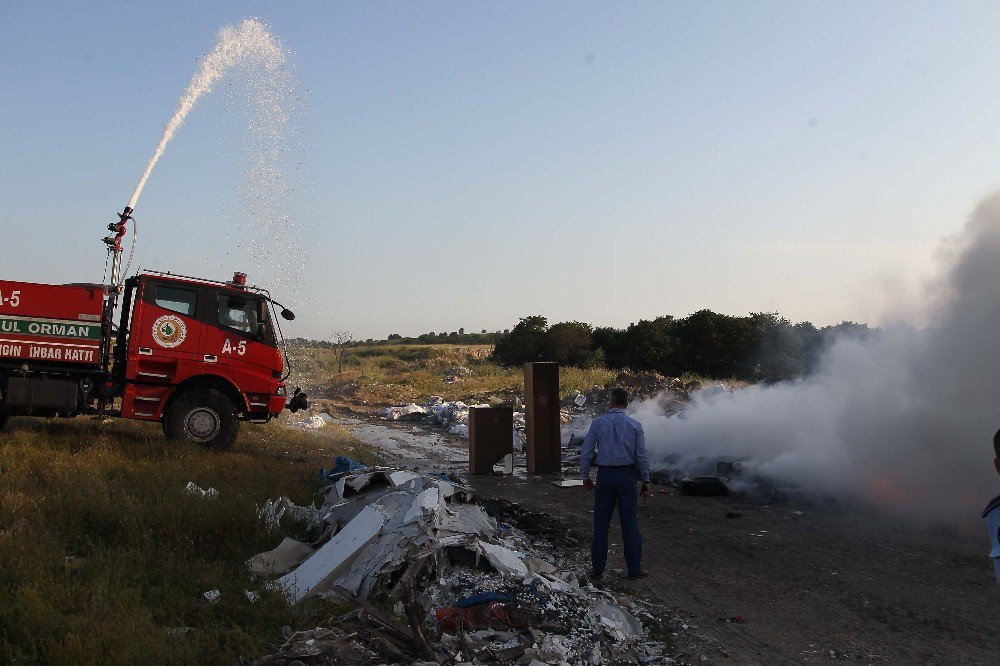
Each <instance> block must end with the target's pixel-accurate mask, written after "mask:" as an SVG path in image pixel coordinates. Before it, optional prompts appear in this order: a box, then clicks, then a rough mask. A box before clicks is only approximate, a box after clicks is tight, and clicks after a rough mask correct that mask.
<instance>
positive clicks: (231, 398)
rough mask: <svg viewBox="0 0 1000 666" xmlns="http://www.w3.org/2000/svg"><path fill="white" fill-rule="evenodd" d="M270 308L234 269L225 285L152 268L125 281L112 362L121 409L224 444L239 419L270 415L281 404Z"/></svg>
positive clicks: (176, 433) (178, 433)
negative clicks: (229, 280) (156, 270)
mask: <svg viewBox="0 0 1000 666" xmlns="http://www.w3.org/2000/svg"><path fill="white" fill-rule="evenodd" d="M282 312H283V313H284V315H285V316H286V317H291V316H293V315H291V313H290V312H289V311H287V310H282ZM273 314H274V308H273V303H272V301H271V299H270V297H269V295H268V294H267V292H266V291H264V290H262V289H257V288H252V287H248V286H247V284H246V275H244V274H242V273H237V274H236V275H235V276H234V278H233V280H232V281H231V282H216V281H211V280H204V279H198V278H191V277H182V276H177V275H172V274H170V273H160V272H150V271H147V272H144V273H142V274H140V275H138V276H136V277H133V278H130V279H128V280H126V281H125V284H124V293H123V297H122V310H121V319H120V321H119V325H118V333H117V338H116V343H115V351H114V368H113V369H114V372H113V374H114V377H115V381H117V382H118V384H119V389H118V390H117V391H115V392H116V393H118V394H120V395H121V415H122V416H123V417H125V418H134V419H139V420H148V421H160V422H161V423H162V424H163V432H164V434H165V435H166V436H167V437H168V438H171V439H179V438H182V439H187V440H190V441H193V442H198V443H202V444H207V445H211V446H226V445H228V444H229V443H231V442H232V441H233V440H234V439H235V438H236V434H237V433H238V432H239V423H240V421H241V420H242V421H256V422H267V421H269V420H270V419H271V418H273V417H274V416H276V415H278V414H279V413H281V411H282V410H283V409H284V408H285V406H286V400H287V395H286V388H285V384H284V377H283V372H284V360H283V358H282V354H281V351H280V350H279V348H278V341H279V336H280V328H279V326H278V325H277V320H276V317H273V316H272V315H273ZM294 407H295V406H293V408H294Z"/></svg>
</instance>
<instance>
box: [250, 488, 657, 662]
mask: <svg viewBox="0 0 1000 666" xmlns="http://www.w3.org/2000/svg"><path fill="white" fill-rule="evenodd" d="M324 492H325V495H326V496H325V500H324V502H323V506H322V507H321V508H319V509H316V508H315V507H295V505H292V504H291V503H290V502H288V500H287V498H279V500H277V501H275V502H273V503H269V505H270V507H271V509H270V513H266V514H265V512H263V511H262V514H263V515H277V512H275V511H274V507H275V506H277V507H279V510H280V508H282V507H283V508H284V510H285V511H287V510H289V509H290V508H291V507H295V508H296V509H298V510H301V511H303V512H306V513H310V512H311V513H314V514H315V515H317V516H321V518H319V521H320V523H319V526H320V529H321V530H322V531H323V532H324V536H323V538H324V539H326V538H328V540H327V541H326V542H325V543H324V545H322V546H321V547H319V548H318V549H317V550H316V551H315V552H309V551H310V549H309V547H308V546H306V545H305V544H301V543H299V542H296V541H293V540H291V539H286V540H285V541H283V542H282V543H281V544H280V545H279V546H278V547H277V548H275V549H274V550H273V551H268V552H267V553H261V554H259V555H257V556H254V558H251V561H250V562H248V566H250V565H251V562H252V563H253V567H252V568H251V570H252V571H255V572H260V573H259V574H258V575H268V574H266V573H264V572H265V571H272V572H273V573H272V574H270V575H281V574H282V573H284V575H281V577H280V578H277V579H276V580H274V581H273V582H272V583H271V584H272V585H273V587H274V588H275V589H278V590H281V591H283V592H284V593H285V594H286V595H287V597H288V598H289V600H291V601H293V602H299V601H302V600H303V599H305V598H307V597H309V596H314V595H319V596H321V597H330V598H337V599H343V598H345V597H346V598H350V597H354V596H356V597H358V598H362V599H364V598H367V597H368V596H369V595H370V594H371V593H372V592H373V591H375V590H376V589H377V588H378V589H384V590H385V591H386V592H387V593H388V594H389V597H390V599H399V598H400V597H401V592H402V589H401V587H400V585H401V583H399V582H397V581H400V580H401V579H403V580H405V579H406V578H407V575H408V573H409V570H410V569H409V568H410V567H414V566H417V567H419V566H424V565H426V566H427V567H429V571H430V572H431V574H432V578H431V579H430V581H429V583H428V584H427V586H426V588H425V589H424V590H422V592H421V598H422V599H424V603H425V607H427V608H435V609H448V608H451V607H453V606H454V605H455V604H456V603H457V602H458V600H459V597H460V596H471V595H472V594H476V593H481V592H489V591H496V592H498V593H501V594H504V595H511V594H513V595H515V598H517V599H518V600H519V601H518V603H524V604H528V606H532V605H535V606H538V604H539V603H541V605H540V606H538V607H537V608H536V609H535V610H536V611H537V612H539V613H545V614H546V616H549V615H551V614H552V613H555V614H556V615H557V616H558V617H562V618H563V624H565V625H566V626H567V627H569V629H568V633H567V635H562V634H561V633H558V632H557V633H553V632H549V633H542V632H539V631H536V630H535V629H532V630H530V631H531V632H532V634H533V636H534V638H532V636H531V635H528V634H527V633H525V632H527V631H528V630H525V629H522V630H520V634H519V633H518V630H517V629H515V628H514V627H511V629H512V630H511V631H493V630H490V631H483V632H476V631H469V632H468V635H470V636H472V637H473V638H474V639H475V640H476V641H478V642H479V643H478V644H480V645H485V644H489V645H490V646H491V649H510V648H514V647H516V646H518V645H522V644H523V641H522V639H523V640H528V641H530V642H531V643H533V647H530V648H526V649H525V651H524V655H525V657H526V661H525V662H524V663H527V662H528V661H530V660H531V659H540V660H542V661H543V662H545V663H548V664H558V663H569V664H576V663H589V662H592V661H593V659H592V657H593V655H594V654H597V655H598V656H599V657H600V655H601V651H602V649H603V650H604V651H605V654H611V653H612V652H614V651H615V650H618V649H619V648H621V646H622V645H628V646H629V648H628V649H629V650H632V651H633V652H635V654H637V655H640V656H645V655H647V654H652V653H651V652H649V650H655V649H656V646H655V644H653V643H650V641H649V639H648V638H647V637H646V636H645V632H644V629H643V627H642V624H641V623H640V622H639V620H638V619H636V617H635V616H634V615H632V614H631V613H630V612H629V611H627V610H625V608H622V606H621V605H619V604H618V603H616V602H615V600H614V597H612V596H611V595H610V594H609V593H607V592H604V591H602V590H598V589H596V588H594V587H593V586H591V585H586V586H582V585H581V584H580V581H579V580H578V579H577V575H576V573H574V572H573V571H571V570H570V571H568V570H565V569H563V570H561V569H560V568H559V565H558V560H557V561H552V557H551V554H546V553H544V552H540V551H539V550H538V548H537V544H538V542H537V539H535V538H532V537H529V536H528V535H526V534H524V533H522V532H520V531H518V530H517V529H516V528H515V527H512V526H511V525H507V524H500V523H498V522H497V520H496V519H495V518H493V517H491V516H490V515H488V514H487V513H486V511H485V510H484V509H483V507H482V506H480V505H478V504H474V503H472V499H473V495H472V491H471V489H470V488H468V487H467V486H464V485H462V484H461V483H459V482H457V480H455V479H454V478H452V479H450V480H446V479H445V478H444V477H443V475H431V474H428V475H419V474H415V473H413V472H410V471H407V470H400V469H387V468H366V469H362V470H355V471H352V472H348V473H345V474H343V475H342V476H340V477H339V478H337V479H336V480H335V481H334V482H332V483H331V484H330V485H329V486H328V487H327V488H326V489H325V491H324ZM279 518H280V517H279ZM299 556H305V557H304V559H303V560H302V561H301V563H300V564H298V565H297V566H296V565H294V564H292V565H291V566H292V567H294V568H290V569H288V570H287V571H282V569H283V565H286V564H289V563H290V562H291V561H292V560H293V559H294V558H295V557H299ZM268 567H270V568H268ZM404 570H405V572H404ZM379 586H382V587H381V588H379ZM539 595H541V598H542V599H543V601H541V602H539V598H540V597H539ZM519 636H520V638H519ZM529 644H530V643H529ZM595 644H596V647H595ZM504 646H505V647H504ZM595 651H596V652H595ZM602 663H603V660H602Z"/></svg>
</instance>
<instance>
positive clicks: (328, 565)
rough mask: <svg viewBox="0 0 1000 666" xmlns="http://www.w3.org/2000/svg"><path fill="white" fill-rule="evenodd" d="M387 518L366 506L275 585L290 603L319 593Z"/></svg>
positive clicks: (356, 554)
mask: <svg viewBox="0 0 1000 666" xmlns="http://www.w3.org/2000/svg"><path fill="white" fill-rule="evenodd" d="M388 519H389V516H387V515H386V514H385V513H384V512H383V511H381V510H380V509H379V508H378V507H374V506H367V507H365V508H364V509H363V510H362V511H361V512H360V513H359V514H358V515H357V517H355V518H354V520H352V521H351V522H349V523H348V524H347V525H346V526H345V527H344V529H342V530H341V531H340V532H338V533H337V534H336V535H335V536H334V537H333V538H332V539H330V540H329V541H328V542H327V543H326V544H325V545H324V546H323V547H322V548H320V549H319V550H317V551H316V552H315V553H313V554H312V556H311V557H309V558H308V559H307V560H305V561H304V562H303V563H302V564H301V565H299V567H298V568H297V569H296V570H295V571H293V572H291V573H289V574H287V575H285V576H282V577H281V578H279V579H278V581H277V585H278V586H279V587H280V588H281V589H282V590H284V591H285V593H286V594H287V595H288V597H289V598H290V599H291V600H292V601H296V602H297V601H301V600H302V599H303V598H305V597H306V596H307V595H309V594H315V593H316V592H322V591H323V590H325V589H326V587H327V586H328V585H329V584H330V582H331V581H332V580H333V579H334V578H336V577H337V576H339V575H340V574H342V573H343V572H344V571H346V570H347V568H348V567H349V566H350V565H351V563H352V562H354V560H355V558H356V557H357V556H358V554H359V553H360V552H361V551H362V550H363V549H364V548H366V547H367V546H368V545H369V544H370V543H372V542H373V541H375V539H376V538H377V537H378V535H379V533H380V532H381V531H382V528H383V527H384V526H385V523H386V521H387V520H388Z"/></svg>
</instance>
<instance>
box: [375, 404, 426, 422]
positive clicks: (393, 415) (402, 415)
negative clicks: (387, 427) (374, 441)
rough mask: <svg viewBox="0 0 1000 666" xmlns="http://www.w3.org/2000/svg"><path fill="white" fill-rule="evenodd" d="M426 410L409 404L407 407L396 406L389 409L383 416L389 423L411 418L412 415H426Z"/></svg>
mask: <svg viewBox="0 0 1000 666" xmlns="http://www.w3.org/2000/svg"><path fill="white" fill-rule="evenodd" d="M426 413H427V408H425V407H421V406H420V405H418V404H416V403H412V402H411V403H410V404H408V405H397V406H396V407H389V408H388V409H386V410H385V411H384V412H383V414H384V415H385V417H386V418H387V419H389V420H390V421H399V420H402V419H406V418H412V417H413V415H414V414H426Z"/></svg>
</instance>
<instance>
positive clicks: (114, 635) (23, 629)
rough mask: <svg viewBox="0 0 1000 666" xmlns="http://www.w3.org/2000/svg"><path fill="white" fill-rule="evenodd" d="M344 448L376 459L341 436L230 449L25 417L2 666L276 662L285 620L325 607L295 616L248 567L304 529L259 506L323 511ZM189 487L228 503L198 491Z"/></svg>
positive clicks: (9, 528) (0, 515) (8, 470)
mask: <svg viewBox="0 0 1000 666" xmlns="http://www.w3.org/2000/svg"><path fill="white" fill-rule="evenodd" d="M341 452H346V453H350V455H352V456H353V457H355V458H361V459H367V460H369V461H371V460H372V456H371V454H370V452H366V451H365V450H363V449H362V448H361V447H360V445H359V444H358V443H357V442H356V441H354V440H353V439H352V438H351V437H350V436H349V435H348V434H347V433H346V432H344V431H342V430H338V429H326V430H324V431H321V432H319V433H298V432H294V431H289V430H287V429H284V428H281V427H280V426H278V425H275V424H272V425H269V426H258V427H251V426H246V425H245V427H244V430H243V434H242V435H241V437H240V439H239V440H238V441H237V443H236V445H235V446H234V448H233V449H232V450H230V451H228V452H225V453H214V452H211V451H206V450H202V449H199V448H195V447H190V446H185V445H176V444H169V443H168V442H166V441H165V440H164V439H163V437H162V436H161V435H160V433H159V428H158V427H156V426H152V425H149V424H143V423H138V422H126V421H114V422H107V423H102V422H100V421H96V420H93V419H84V418H79V419H74V420H70V421H41V420H34V419H14V420H12V421H11V423H10V424H9V425H8V427H7V428H6V429H5V430H4V431H3V433H2V434H0V599H3V603H0V663H4V662H6V663H51V664H107V663H114V664H150V663H178V664H187V663H219V664H232V663H233V661H234V660H235V659H237V658H238V657H240V656H244V657H249V658H253V657H254V656H259V655H261V654H265V653H267V652H268V651H269V650H268V649H267V643H269V642H270V643H275V642H279V643H280V642H281V639H280V629H281V627H282V626H283V625H286V624H288V625H292V626H297V625H302V626H308V625H309V623H311V622H313V621H315V619H318V618H317V617H316V615H317V614H318V613H320V612H321V609H319V608H317V607H309V608H291V607H289V606H288V605H287V604H286V603H285V602H284V600H283V599H282V598H281V597H280V596H279V595H277V594H275V593H273V592H269V591H268V590H267V589H265V588H264V586H263V583H262V582H261V581H254V580H252V579H251V577H250V575H249V573H248V572H247V571H246V569H245V567H244V564H243V563H244V562H245V560H246V559H247V558H249V557H250V556H252V555H253V554H255V553H257V552H260V551H263V550H269V549H271V548H273V547H274V546H276V545H277V544H278V542H279V541H280V540H281V537H282V536H284V535H290V536H294V535H296V534H298V533H299V532H301V530H302V527H303V526H301V525H294V524H283V525H282V527H281V529H280V530H279V531H278V532H276V533H271V534H269V533H267V531H266V530H265V529H264V528H263V527H262V526H261V524H260V523H259V521H258V519H257V515H256V511H255V507H256V506H257V505H260V504H262V503H263V502H264V501H265V500H267V499H269V498H274V497H277V496H279V495H287V496H289V497H290V498H292V499H293V500H294V501H296V502H298V503H306V502H309V501H310V500H311V499H312V493H313V492H314V491H315V490H316V487H317V469H318V468H319V467H322V466H326V467H328V466H329V465H330V463H331V461H332V458H333V456H334V455H336V454H337V453H341ZM188 481H194V482H195V483H196V484H198V485H200V486H201V487H203V488H207V487H209V486H212V487H215V488H217V489H218V490H219V492H220V497H219V498H218V499H215V500H205V499H202V498H200V497H195V496H190V495H185V494H183V493H182V492H181V490H182V488H183V487H184V486H185V484H187V482H188ZM67 558H84V559H83V560H82V561H81V560H73V561H70V562H69V563H68V562H67ZM68 564H69V565H70V566H67V565H68ZM78 564H82V566H80V567H79V568H78V569H77V568H76V567H75V566H73V565H78ZM211 589H219V590H220V591H221V592H222V598H221V600H220V601H219V602H218V603H217V604H214V605H209V604H206V603H204V602H203V601H202V600H201V595H202V593H203V592H205V591H206V590H211ZM246 590H252V591H255V592H258V593H259V594H260V595H261V597H260V600H259V601H257V602H256V603H253V604H252V603H250V601H249V600H248V599H247V597H246V595H245V591H246ZM171 627H194V628H195V632H194V634H193V636H191V637H189V638H185V637H178V636H176V635H173V634H172V633H171V632H170V631H168V628H171Z"/></svg>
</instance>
